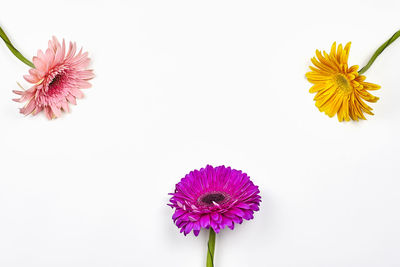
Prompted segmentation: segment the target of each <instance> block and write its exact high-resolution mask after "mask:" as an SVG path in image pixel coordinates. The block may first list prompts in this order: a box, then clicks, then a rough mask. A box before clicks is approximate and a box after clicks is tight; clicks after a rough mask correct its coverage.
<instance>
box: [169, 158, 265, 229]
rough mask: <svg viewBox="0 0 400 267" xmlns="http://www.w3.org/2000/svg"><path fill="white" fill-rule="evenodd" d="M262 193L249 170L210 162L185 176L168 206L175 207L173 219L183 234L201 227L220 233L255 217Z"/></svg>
mask: <svg viewBox="0 0 400 267" xmlns="http://www.w3.org/2000/svg"><path fill="white" fill-rule="evenodd" d="M259 193H260V191H259V190H258V186H255V185H254V184H253V182H251V181H250V178H249V176H247V174H246V173H243V172H241V171H238V170H235V169H231V168H230V167H225V166H219V167H216V168H214V167H212V166H210V165H208V166H207V167H205V168H203V169H200V170H194V171H192V172H190V173H189V174H187V175H186V176H185V177H184V178H182V179H181V181H180V182H179V183H178V184H177V185H176V188H175V193H171V194H170V195H172V197H171V199H170V204H168V205H169V206H171V207H172V208H175V212H174V214H173V216H172V219H173V220H174V222H175V224H176V225H177V226H178V227H179V228H181V233H182V232H183V233H184V234H185V235H187V234H188V233H190V232H191V231H192V230H193V233H194V235H196V236H197V235H198V234H199V232H200V229H201V228H206V229H209V228H210V227H211V228H212V229H213V230H214V231H215V232H216V233H219V232H220V230H221V229H223V228H225V227H226V226H228V227H229V228H230V229H233V228H234V224H235V223H239V224H241V223H242V222H243V219H245V220H251V219H253V213H254V212H255V211H258V210H259V205H260V202H261V196H260V195H259Z"/></svg>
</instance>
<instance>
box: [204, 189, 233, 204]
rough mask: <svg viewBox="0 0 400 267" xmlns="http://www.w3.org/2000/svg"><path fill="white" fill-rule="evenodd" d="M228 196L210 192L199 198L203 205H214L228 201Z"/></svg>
mask: <svg viewBox="0 0 400 267" xmlns="http://www.w3.org/2000/svg"><path fill="white" fill-rule="evenodd" d="M226 198H227V197H226V195H224V194H223V193H220V192H210V193H207V194H205V195H202V196H201V197H199V200H198V201H199V202H200V203H201V204H203V205H213V203H214V202H215V203H221V202H224V201H225V200H226Z"/></svg>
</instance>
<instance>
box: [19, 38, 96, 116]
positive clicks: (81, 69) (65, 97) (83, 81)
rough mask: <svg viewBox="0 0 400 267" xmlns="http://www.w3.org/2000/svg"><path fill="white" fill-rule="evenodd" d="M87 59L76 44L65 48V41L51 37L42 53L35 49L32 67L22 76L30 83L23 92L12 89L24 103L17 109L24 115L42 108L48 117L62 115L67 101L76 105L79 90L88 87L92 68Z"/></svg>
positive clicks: (37, 111) (91, 76) (79, 95)
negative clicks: (30, 85) (29, 86)
mask: <svg viewBox="0 0 400 267" xmlns="http://www.w3.org/2000/svg"><path fill="white" fill-rule="evenodd" d="M89 62H90V59H89V57H88V53H87V52H85V53H82V49H81V50H80V51H79V52H78V53H76V44H75V43H71V42H70V43H69V49H68V52H67V51H66V47H65V41H64V40H63V42H62V44H60V43H59V42H58V40H57V39H56V38H55V37H53V39H52V40H50V41H49V47H48V49H47V50H46V52H45V53H43V52H42V51H41V50H39V51H38V54H37V56H36V57H33V64H34V65H35V68H33V69H30V70H29V75H25V76H24V78H25V80H27V81H28V82H29V83H31V84H33V85H32V87H31V88H29V89H28V90H25V91H16V90H15V91H14V93H16V94H18V95H20V96H21V97H20V98H19V99H14V100H15V101H17V102H27V104H26V105H25V106H24V107H23V108H21V109H20V112H21V113H22V114H24V115H29V114H32V115H36V114H37V113H39V112H40V111H42V110H44V112H45V113H46V116H47V118H49V119H53V118H56V117H59V116H61V110H63V111H69V103H72V104H76V98H82V97H83V93H82V91H81V90H80V89H83V88H89V87H90V86H91V84H90V83H89V82H88V80H90V79H92V78H93V77H94V74H93V71H92V70H89V69H87V67H88V65H89Z"/></svg>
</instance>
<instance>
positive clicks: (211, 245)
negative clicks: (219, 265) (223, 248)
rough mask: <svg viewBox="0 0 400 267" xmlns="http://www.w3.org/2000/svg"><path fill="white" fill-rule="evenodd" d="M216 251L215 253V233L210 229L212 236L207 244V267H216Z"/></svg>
mask: <svg viewBox="0 0 400 267" xmlns="http://www.w3.org/2000/svg"><path fill="white" fill-rule="evenodd" d="M214 251H215V232H214V230H213V229H212V228H211V227H210V236H209V237H208V244H207V265H206V267H214Z"/></svg>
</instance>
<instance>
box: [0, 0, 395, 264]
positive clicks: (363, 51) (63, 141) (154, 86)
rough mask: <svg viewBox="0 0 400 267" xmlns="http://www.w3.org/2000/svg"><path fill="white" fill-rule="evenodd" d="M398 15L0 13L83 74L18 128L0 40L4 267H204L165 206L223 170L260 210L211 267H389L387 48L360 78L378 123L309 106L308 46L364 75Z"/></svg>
mask: <svg viewBox="0 0 400 267" xmlns="http://www.w3.org/2000/svg"><path fill="white" fill-rule="evenodd" d="M399 8H400V2H398V1H395V0H393V1H361V0H360V1H348V0H344V1H329V2H325V3H324V2H322V1H317V0H316V1H232V0H230V1H214V0H213V1H121V0H119V1H118V0H113V1H77V0H74V1H50V0H49V1H44V0H40V1H4V2H3V3H2V4H1V9H0V25H1V26H2V27H3V28H4V30H5V31H6V32H7V33H8V34H9V36H10V38H11V40H12V41H14V43H15V45H16V47H17V48H19V49H20V51H21V52H23V53H24V54H25V55H27V57H29V58H31V56H33V55H34V54H36V52H37V49H46V48H47V41H48V40H49V39H50V38H51V36H52V35H56V36H57V37H59V38H60V39H62V38H66V40H73V41H76V42H77V43H78V45H79V46H83V47H84V49H85V50H87V51H89V53H90V56H91V58H92V60H93V62H92V67H93V69H94V70H95V73H96V78H95V79H94V80H93V87H92V88H91V89H87V90H86V91H85V98H84V99H82V100H79V101H78V105H77V106H74V107H73V108H72V112H71V113H70V114H64V115H63V116H62V117H61V118H59V119H57V120H54V121H48V120H47V119H46V118H45V116H44V115H43V114H40V115H39V116H36V117H31V116H28V117H24V116H22V115H21V114H19V113H18V108H19V107H21V104H19V103H15V102H13V101H11V99H12V98H14V95H13V93H12V92H11V90H13V89H18V87H17V85H16V81H18V82H20V83H22V85H24V86H28V83H27V82H25V81H24V80H23V78H22V76H23V75H24V74H26V73H27V71H28V68H27V67H26V66H25V65H24V64H23V63H20V62H19V61H18V60H17V59H15V58H14V57H13V56H12V54H11V53H10V52H9V51H8V50H7V49H6V47H5V45H4V44H3V43H1V44H0V70H1V72H0V78H1V86H0V87H1V88H0V89H1V90H0V124H1V126H0V266H2V267H54V266H57V267H70V266H74V267H103V266H107V267H125V266H130V267H133V266H171V267H172V266H173V267H179V266H182V267H183V266H185V267H187V266H193V267H203V266H205V257H206V242H207V233H206V231H203V232H202V233H201V234H200V236H199V237H197V238H195V237H194V236H193V235H190V236H187V237H185V236H183V235H182V234H180V233H179V231H178V228H177V227H176V226H175V225H174V224H173V222H172V220H171V216H172V213H173V211H172V210H171V209H170V208H169V207H167V206H166V204H167V202H168V199H169V197H168V195H167V194H168V193H169V192H172V191H173V190H174V185H175V184H176V183H177V182H178V181H179V180H180V178H181V177H183V176H184V175H185V174H186V173H188V172H189V171H191V170H192V169H197V168H201V167H204V166H205V165H206V164H213V165H215V166H217V165H222V164H225V165H230V166H232V167H234V168H236V169H241V170H243V171H245V172H247V173H248V174H249V175H250V176H251V178H252V180H253V181H254V183H256V184H257V185H259V186H260V189H261V195H262V198H263V202H262V206H261V210H260V212H258V213H257V214H256V216H255V220H253V221H250V222H247V221H246V222H245V223H244V224H242V225H240V226H238V227H237V228H236V229H235V230H234V231H231V230H224V231H222V233H221V234H220V235H218V237H217V247H216V259H215V261H216V266H217V267H235V266H268V267H289V266H290V267H294V266H296V267H303V266H304V267H337V266H341V267H381V266H385V267H394V266H400V257H399V255H398V252H399V250H400V227H399V225H400V213H399V204H400V194H399V191H400V164H399V152H400V126H399V122H400V105H399V104H398V103H399V101H400V80H399V79H398V77H399V69H400V40H399V41H397V43H395V44H393V45H392V46H391V47H390V48H389V49H388V50H386V51H385V52H384V53H383V54H382V55H381V57H380V58H379V59H378V60H377V61H376V63H375V64H374V65H373V66H372V68H371V69H370V70H369V71H368V72H367V81H370V82H374V83H377V84H380V85H381V86H382V89H381V90H380V91H378V92H374V93H375V94H376V95H377V96H379V97H380V100H379V101H378V102H377V103H375V104H371V105H372V107H373V108H374V112H375V113H376V115H375V116H368V120H367V121H362V122H358V123H354V122H350V123H339V122H338V121H337V119H336V118H329V117H327V116H326V115H324V114H323V113H320V112H319V111H318V109H317V108H316V107H315V106H314V102H313V95H311V94H309V93H308V89H309V88H310V86H311V85H310V84H309V83H308V82H307V81H306V79H305V77H304V74H305V72H307V70H308V66H309V64H310V58H311V57H312V56H314V53H315V49H323V50H329V49H330V46H331V44H332V43H333V42H334V41H337V42H340V43H346V42H348V41H352V43H353V45H352V50H351V53H350V61H349V64H351V65H354V64H359V65H364V64H365V63H366V62H367V60H368V59H369V57H370V56H371V55H372V53H373V52H374V51H375V49H376V48H377V47H378V46H379V45H380V44H381V43H383V42H384V41H386V40H387V39H388V38H389V37H390V36H391V35H392V34H393V33H394V32H395V31H396V30H398V29H399V26H400V23H399Z"/></svg>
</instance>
